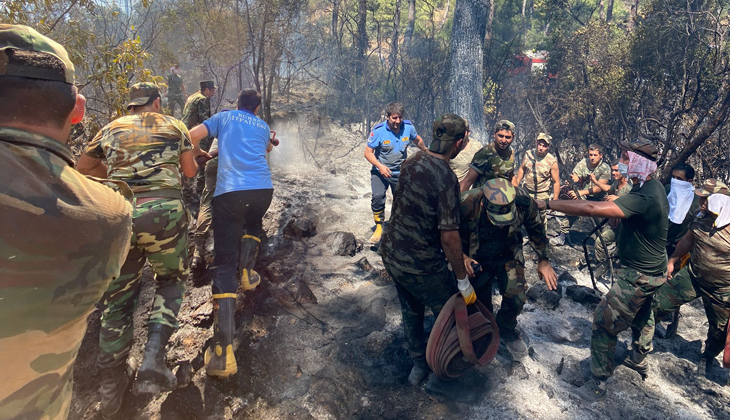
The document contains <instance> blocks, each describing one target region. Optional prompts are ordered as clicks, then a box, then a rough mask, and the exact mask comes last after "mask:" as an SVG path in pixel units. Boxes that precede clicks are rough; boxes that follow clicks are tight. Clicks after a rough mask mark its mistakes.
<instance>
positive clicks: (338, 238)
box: [327, 232, 362, 257]
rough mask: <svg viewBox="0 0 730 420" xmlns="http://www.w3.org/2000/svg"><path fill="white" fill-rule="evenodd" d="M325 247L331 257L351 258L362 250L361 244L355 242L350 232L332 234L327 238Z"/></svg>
mask: <svg viewBox="0 0 730 420" xmlns="http://www.w3.org/2000/svg"><path fill="white" fill-rule="evenodd" d="M327 246H329V247H330V249H331V250H332V254H333V255H342V256H347V257H352V256H354V255H355V254H357V253H358V252H359V251H360V250H362V244H359V243H358V242H357V239H356V238H355V235H353V234H352V233H351V232H334V233H331V234H329V235H328V236H327Z"/></svg>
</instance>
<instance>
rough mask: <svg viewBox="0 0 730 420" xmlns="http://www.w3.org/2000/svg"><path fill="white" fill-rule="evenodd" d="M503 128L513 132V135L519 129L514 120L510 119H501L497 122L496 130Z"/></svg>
mask: <svg viewBox="0 0 730 420" xmlns="http://www.w3.org/2000/svg"><path fill="white" fill-rule="evenodd" d="M502 130H509V131H511V132H512V135H513V136H514V135H515V134H516V133H517V129H516V128H515V125H514V123H513V122H512V121H509V120H499V121H497V123H496V124H494V132H495V133H496V132H497V131H502Z"/></svg>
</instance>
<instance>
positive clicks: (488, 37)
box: [484, 0, 494, 41]
mask: <svg viewBox="0 0 730 420" xmlns="http://www.w3.org/2000/svg"><path fill="white" fill-rule="evenodd" d="M493 22H494V0H489V15H488V16H487V30H486V33H485V34H484V40H485V41H491V40H492V23H493Z"/></svg>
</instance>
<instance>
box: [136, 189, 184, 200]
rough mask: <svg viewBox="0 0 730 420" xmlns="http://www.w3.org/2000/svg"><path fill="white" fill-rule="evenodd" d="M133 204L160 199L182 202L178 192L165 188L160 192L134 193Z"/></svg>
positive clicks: (180, 194)
mask: <svg viewBox="0 0 730 420" xmlns="http://www.w3.org/2000/svg"><path fill="white" fill-rule="evenodd" d="M134 198H135V203H136V204H142V203H146V202H148V201H153V200H159V199H161V198H176V199H178V200H182V199H183V196H182V193H181V192H180V190H174V189H172V188H165V189H162V190H153V191H143V192H138V193H137V192H136V193H134Z"/></svg>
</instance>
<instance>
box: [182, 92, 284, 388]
mask: <svg viewBox="0 0 730 420" xmlns="http://www.w3.org/2000/svg"><path fill="white" fill-rule="evenodd" d="M260 105H261V94H260V93H259V92H258V91H256V90H254V89H244V90H242V91H241V92H240V93H239V94H238V106H237V108H238V109H237V110H235V111H229V112H220V113H218V114H215V115H213V116H212V117H210V118H209V119H207V120H205V121H204V122H203V123H202V124H200V125H198V126H196V127H195V128H193V129H192V130H190V137H191V138H193V139H201V138H204V137H206V136H211V137H216V138H217V139H218V176H217V181H216V188H215V193H214V195H213V239H214V241H215V265H216V267H217V271H216V276H215V280H214V281H213V301H214V305H213V308H214V310H215V316H214V322H215V329H214V335H213V343H212V344H211V346H210V347H209V348H208V349H207V350H206V352H205V365H206V372H207V374H208V375H209V376H217V377H223V378H225V377H228V376H230V375H232V374H235V373H236V372H237V371H238V367H237V365H236V358H235V356H234V355H233V347H232V344H233V334H234V332H235V322H234V318H233V316H234V312H235V309H236V289H237V288H238V279H237V274H238V275H240V280H241V287H242V288H243V289H244V290H250V289H253V288H254V287H256V286H257V285H258V284H259V282H260V276H259V275H258V273H256V271H254V270H253V267H254V263H255V262H256V255H257V254H258V250H259V247H260V245H261V239H260V238H261V236H262V233H263V221H262V220H263V217H264V214H266V211H267V210H268V209H269V205H271V199H272V196H273V194H274V186H273V184H272V182H271V171H269V165H268V164H267V163H266V152H268V151H270V150H271V149H272V148H273V144H272V143H271V141H270V140H269V133H270V130H269V126H268V124H266V123H265V122H264V121H263V120H262V119H260V118H258V117H257V116H256V112H257V111H258V108H259V106H260ZM239 268H240V272H238V269H239Z"/></svg>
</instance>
